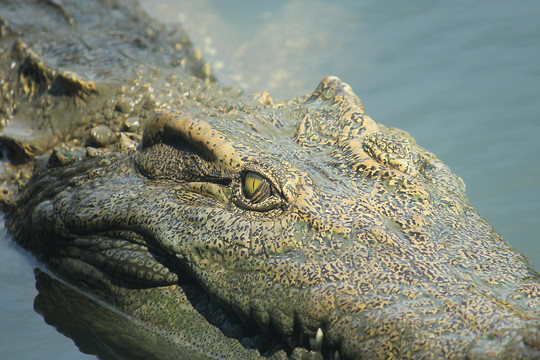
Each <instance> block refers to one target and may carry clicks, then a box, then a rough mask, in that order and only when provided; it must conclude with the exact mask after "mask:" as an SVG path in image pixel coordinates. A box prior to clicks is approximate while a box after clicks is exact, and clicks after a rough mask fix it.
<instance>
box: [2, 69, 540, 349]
mask: <svg viewBox="0 0 540 360" xmlns="http://www.w3.org/2000/svg"><path fill="white" fill-rule="evenodd" d="M88 153H89V154H93V155H92V156H87V159H83V160H81V161H78V162H75V163H72V162H70V165H69V166H65V167H53V166H50V165H49V166H48V167H47V166H43V167H42V169H41V170H39V171H38V172H37V173H36V175H35V176H34V179H33V180H32V181H31V183H30V185H28V186H27V187H26V190H24V191H23V192H22V194H21V196H20V199H19V200H18V201H17V202H16V207H17V209H19V210H17V211H19V213H17V212H15V213H16V214H19V215H14V216H11V217H10V218H9V219H8V223H9V222H10V221H11V224H12V225H11V229H12V232H14V233H15V236H16V238H17V239H19V241H20V242H21V243H22V244H23V245H24V246H26V247H28V248H30V249H32V251H33V252H34V253H35V254H36V255H37V256H38V258H40V259H41V260H42V261H44V262H45V263H47V264H48V266H49V267H50V268H51V269H52V270H53V271H55V272H56V273H57V274H59V275H60V276H61V277H64V278H68V279H69V281H71V282H74V283H75V284H77V285H81V284H84V285H85V286H86V287H87V289H88V288H89V289H91V290H90V291H91V292H96V293H98V292H100V291H103V290H102V289H101V290H100V288H103V287H105V286H107V287H109V288H112V289H113V290H112V291H110V293H113V295H111V296H121V294H122V293H121V292H120V291H119V290H118V289H120V288H130V289H139V288H140V289H149V288H153V287H166V286H173V285H174V284H176V283H178V282H181V281H182V279H184V278H190V279H194V280H195V281H196V282H197V283H198V284H199V285H200V286H201V287H202V288H203V289H204V291H205V292H207V293H208V294H210V295H211V297H212V298H214V299H216V300H217V302H219V304H220V306H221V307H223V308H225V309H227V310H228V311H231V312H233V313H235V314H236V316H237V317H238V318H239V319H240V320H241V321H242V322H245V323H253V324H256V325H257V327H258V328H259V329H261V331H263V332H269V333H276V334H278V336H279V337H280V338H281V339H282V341H283V342H285V343H287V344H289V346H290V347H291V348H294V347H307V348H311V349H314V350H316V351H321V352H322V354H323V355H324V356H325V357H329V358H333V357H334V356H335V355H336V354H339V356H341V358H347V359H348V358H387V357H389V356H390V357H391V356H396V357H400V358H408V357H417V358H424V357H426V358H429V357H433V358H460V357H463V356H465V355H467V356H469V357H471V358H474V357H483V356H492V355H493V356H502V355H503V354H506V355H509V354H510V355H516V356H517V355H518V353H519V354H521V355H524V356H532V355H534V354H536V355H538V351H540V344H539V343H538V338H540V335H539V330H538V319H539V318H540V315H539V311H540V285H539V282H538V277H537V274H536V273H535V272H534V271H533V270H532V269H531V267H530V265H529V264H528V262H527V260H526V259H525V257H523V256H522V255H521V254H519V253H517V252H516V251H515V250H514V249H513V248H511V247H510V246H509V245H508V244H507V243H506V242H505V241H504V240H503V239H502V238H501V237H500V236H499V235H498V234H497V233H496V232H495V231H494V230H493V229H492V228H491V227H490V226H489V225H488V224H487V223H486V222H485V221H484V220H483V219H482V218H481V217H480V216H479V215H478V214H477V212H476V211H475V210H474V209H473V207H472V206H471V205H470V203H469V202H468V200H467V197H466V195H465V186H464V184H463V182H462V180H461V179H460V178H459V177H458V176H456V175H454V174H453V173H452V172H451V171H450V170H449V168H448V167H447V166H446V165H444V164H443V163H442V162H441V161H440V160H439V159H437V158H436V157H435V156H434V155H433V154H431V153H430V152H428V151H426V150H425V149H423V148H421V147H420V146H418V145H417V144H416V143H415V141H414V140H413V139H412V138H411V137H410V136H409V135H407V134H406V133H404V132H402V131H400V130H397V129H392V128H387V127H384V126H383V125H380V124H377V123H375V122H374V121H373V120H372V119H371V118H370V117H369V116H368V115H366V113H365V111H364V108H363V106H362V104H361V102H360V100H359V99H358V98H357V97H356V95H355V94H354V93H353V92H352V90H351V88H350V87H349V86H348V85H347V84H344V83H343V82H341V81H340V80H339V79H337V78H335V77H328V78H326V79H324V80H323V81H322V82H321V83H320V84H319V86H318V87H317V89H316V90H315V91H314V92H313V94H311V96H308V97H306V98H302V99H297V100H295V101H291V102H290V103H287V104H280V105H266V106H252V107H251V108H249V107H248V108H235V107H232V106H231V107H229V108H226V109H221V110H214V111H203V110H201V111H200V112H199V113H188V112H184V111H181V110H161V111H159V112H157V113H156V115H155V116H154V117H153V118H152V119H151V120H150V121H149V123H148V125H147V127H146V130H145V133H144V135H143V137H142V141H141V143H140V145H139V146H138V149H137V150H132V151H127V152H116V153H110V154H105V155H99V156H95V151H92V152H90V151H89V152H88ZM28 213H31V214H32V215H31V219H32V221H31V225H30V226H24V227H23V226H20V224H21V222H20V221H21V220H16V219H17V216H18V217H19V218H21V217H24V216H23V214H24V215H26V214H28ZM26 218H27V215H26ZM10 219H11V220H10ZM17 221H19V222H18V224H19V225H17ZM156 301H159V299H157V300H156ZM110 302H112V303H115V300H113V301H110ZM531 354H532V355H531Z"/></svg>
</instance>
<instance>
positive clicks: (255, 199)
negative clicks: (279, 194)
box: [242, 171, 272, 204]
mask: <svg viewBox="0 0 540 360" xmlns="http://www.w3.org/2000/svg"><path fill="white" fill-rule="evenodd" d="M242 189H243V191H244V196H245V197H246V198H247V199H249V200H250V201H251V202H252V203H254V204H257V203H260V202H261V201H264V200H266V199H268V198H269V197H270V196H272V186H271V185H270V183H269V182H268V180H267V179H265V178H264V177H262V176H260V175H259V174H256V173H254V172H252V171H248V172H246V174H245V175H244V178H243V186H242Z"/></svg>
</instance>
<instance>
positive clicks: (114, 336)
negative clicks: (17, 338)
mask: <svg viewBox="0 0 540 360" xmlns="http://www.w3.org/2000/svg"><path fill="white" fill-rule="evenodd" d="M35 276H36V288H37V289H38V291H39V294H38V296H36V298H35V300H34V309H35V310H36V312H38V313H39V314H41V315H43V317H44V318H45V322H47V324H49V325H51V326H54V327H55V328H56V329H57V330H58V331H59V332H60V333H62V334H64V335H66V336H68V337H69V338H71V339H72V340H73V341H74V342H75V344H76V345H77V346H78V347H79V349H80V350H81V351H82V352H83V353H87V354H94V355H97V356H98V358H100V359H160V358H164V357H159V356H157V355H158V354H155V353H154V354H148V353H145V352H144V349H141V346H140V344H141V341H147V339H140V338H138V337H137V335H138V334H139V333H141V332H142V331H141V329H139V328H137V325H136V323H134V322H133V321H129V320H127V319H126V316H125V315H121V314H119V313H118V312H117V311H114V310H112V309H110V308H109V307H108V306H106V305H105V304H101V303H97V302H96V301H94V300H91V299H90V298H89V297H87V296H85V295H82V294H81V293H80V292H78V291H76V290H75V289H73V288H71V287H69V286H66V285H64V284H63V283H61V282H60V281H58V280H56V279H53V278H51V277H50V276H49V275H47V274H45V273H44V272H42V271H41V270H39V269H36V270H35ZM132 345H137V346H133V348H134V349H137V352H136V353H133V352H131V351H130V349H131V348H132ZM161 355H163V354H161Z"/></svg>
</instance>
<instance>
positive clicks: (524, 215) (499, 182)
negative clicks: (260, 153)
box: [0, 0, 540, 359]
mask: <svg viewBox="0 0 540 360" xmlns="http://www.w3.org/2000/svg"><path fill="white" fill-rule="evenodd" d="M143 7H144V8H145V9H146V10H147V11H148V12H150V13H151V15H153V16H154V17H157V18H159V19H161V20H162V21H164V22H177V21H179V20H180V21H181V22H182V23H184V24H185V27H186V29H187V30H188V31H189V33H190V35H191V38H192V39H193V40H194V42H195V43H196V44H197V45H198V46H199V47H200V48H201V49H203V52H204V53H205V56H206V58H207V59H209V60H210V61H211V63H212V64H213V65H214V69H215V72H216V74H217V76H218V78H219V80H220V81H221V83H222V84H224V85H235V86H239V87H241V88H243V89H244V90H246V91H248V92H257V91H264V90H268V91H270V93H271V95H272V96H273V97H274V98H275V99H283V98H287V97H289V96H295V95H301V94H303V93H306V92H308V91H312V90H313V89H314V88H315V86H316V85H317V83H318V82H319V80H320V79H322V78H323V77H324V76H326V75H329V74H332V75H337V76H339V77H340V78H341V79H342V80H344V81H346V82H348V83H349V84H350V85H351V86H352V87H353V89H354V90H355V92H356V93H357V94H358V95H359V97H360V98H361V99H362V101H363V102H364V105H365V107H366V110H367V111H368V113H369V114H370V115H371V116H372V117H373V118H374V119H375V120H376V121H378V122H382V123H385V124H387V125H390V126H396V127H399V128H402V129H405V130H406V131H408V132H409V133H410V134H411V135H413V137H415V138H416V139H417V141H418V142H419V143H420V144H421V145H422V146H424V147H426V148H428V149H429V150H431V151H432V152H434V153H435V154H437V155H438V156H439V157H440V158H441V159H442V160H443V161H444V162H445V163H446V164H448V165H449V166H450V167H451V168H452V169H453V170H454V172H456V173H457V174H459V175H460V176H461V177H462V178H463V179H464V180H465V183H466V184H467V189H468V190H467V191H468V195H469V198H470V200H471V202H472V203H473V205H474V206H475V207H476V209H477V210H478V211H479V212H480V214H481V215H482V216H484V217H485V218H486V219H487V221H488V222H489V223H490V224H491V225H492V226H493V227H494V228H495V229H496V230H497V231H498V232H499V233H501V234H502V235H503V237H504V238H506V240H508V241H509V242H510V243H511V244H512V245H513V246H514V247H516V248H517V249H518V250H520V251H521V252H522V253H524V254H525V255H527V256H528V258H529V259H530V261H531V263H532V264H533V266H534V267H535V268H536V269H537V270H540V236H539V235H538V234H539V233H540V217H539V212H540V141H539V139H538V138H539V137H540V115H539V114H540V100H539V94H540V21H538V19H540V2H538V1H532V0H530V1H514V2H508V1H489V2H488V1H477V2H468V1H461V0H458V1H451V2H450V1H448V2H434V1H427V0H426V1H407V2H389V1H375V0H370V1H358V0H349V1H341V2H321V1H308V0H298V1H272V2H255V1H247V0H246V1H240V0H235V1H231V0H229V1H223V0H213V1H208V0H190V1H183V0H182V1H180V0H177V1H171V0H167V1H161V2H160V3H159V5H156V3H155V2H154V1H150V0H144V2H143ZM5 237H6V236H5V235H3V236H2V238H5ZM12 264H16V265H15V266H14V265H12ZM35 264H36V263H35V262H34V260H33V259H32V258H31V257H30V256H29V255H28V254H26V253H25V252H24V251H22V250H20V249H18V248H17V247H16V246H15V245H14V244H12V243H10V242H8V241H0V289H1V290H0V304H2V307H1V310H0V317H1V318H2V321H1V322H0V334H1V336H0V358H2V359H52V358H54V359H87V358H93V356H89V355H85V354H82V353H80V352H79V351H78V350H77V348H76V346H74V345H73V343H72V342H71V340H70V339H68V338H66V337H64V336H63V335H61V334H59V333H58V332H56V331H55V329H54V328H52V327H50V326H48V325H46V324H45V323H44V322H43V319H42V318H41V317H40V316H39V315H37V314H36V313H35V312H34V311H33V310H32V304H33V298H34V297H35V295H36V291H35V289H34V279H33V274H32V269H33V267H34V266H35Z"/></svg>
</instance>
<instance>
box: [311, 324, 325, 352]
mask: <svg viewBox="0 0 540 360" xmlns="http://www.w3.org/2000/svg"><path fill="white" fill-rule="evenodd" d="M309 340H310V342H311V339H309ZM322 340H323V332H322V330H321V328H318V329H317V335H315V339H314V343H313V344H310V345H311V350H315V351H321V347H322Z"/></svg>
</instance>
